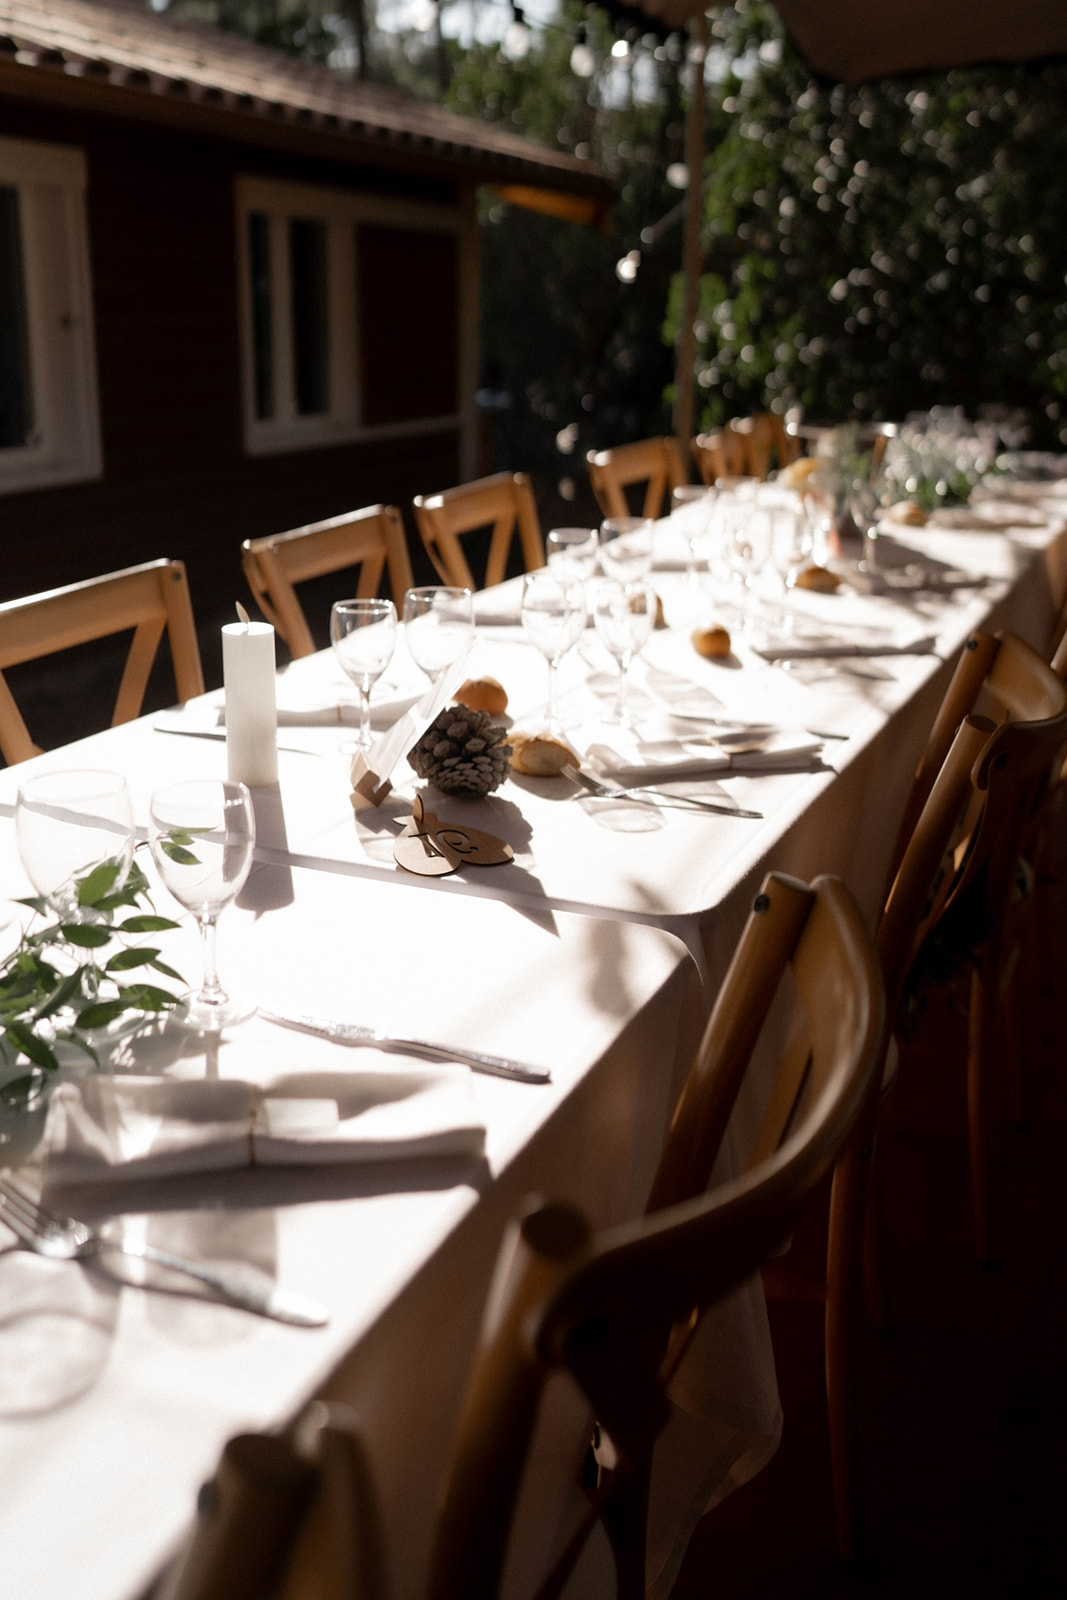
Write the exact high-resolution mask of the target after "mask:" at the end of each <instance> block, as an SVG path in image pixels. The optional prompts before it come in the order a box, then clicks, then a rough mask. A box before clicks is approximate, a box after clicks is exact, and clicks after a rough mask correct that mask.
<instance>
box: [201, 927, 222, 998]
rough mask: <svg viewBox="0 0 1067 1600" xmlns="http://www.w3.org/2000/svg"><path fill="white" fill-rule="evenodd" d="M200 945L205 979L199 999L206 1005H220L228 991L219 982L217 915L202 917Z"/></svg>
mask: <svg viewBox="0 0 1067 1600" xmlns="http://www.w3.org/2000/svg"><path fill="white" fill-rule="evenodd" d="M197 920H198V921H199V924H200V945H201V949H202V952H203V957H204V981H203V983H202V984H201V986H200V993H199V994H198V995H197V997H196V998H197V999H198V1000H199V1001H201V1002H203V1003H204V1004H206V1005H213V1006H215V1005H218V1004H219V1003H220V1002H221V1001H223V1000H225V999H226V991H225V989H224V988H223V987H222V985H221V983H220V982H219V967H218V961H217V959H216V955H215V924H216V922H217V920H218V919H217V918H216V917H211V916H208V917H200V918H198V919H197Z"/></svg>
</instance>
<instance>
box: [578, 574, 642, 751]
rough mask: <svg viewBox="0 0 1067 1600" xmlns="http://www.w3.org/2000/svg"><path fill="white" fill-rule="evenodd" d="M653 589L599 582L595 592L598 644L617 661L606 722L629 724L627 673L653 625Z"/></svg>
mask: <svg viewBox="0 0 1067 1600" xmlns="http://www.w3.org/2000/svg"><path fill="white" fill-rule="evenodd" d="M656 606H657V601H656V591H655V590H654V589H653V587H652V585H651V584H650V583H625V584H622V583H602V584H601V585H600V587H599V589H598V590H597V592H596V599H595V601H594V605H593V620H594V622H595V623H596V631H597V634H598V635H599V637H600V640H601V643H602V644H603V645H604V646H605V647H606V648H607V649H608V650H609V651H610V653H611V654H612V655H613V656H614V657H615V660H616V661H617V662H618V663H619V687H618V691H617V693H616V696H615V705H614V708H613V710H612V712H611V714H610V716H609V717H608V718H607V720H608V721H609V722H616V723H621V724H622V725H623V726H624V727H632V725H633V718H632V716H631V714H630V710H629V707H628V706H627V703H626V684H627V675H628V673H629V671H630V666H631V663H632V662H633V659H634V657H635V656H637V655H640V653H641V651H642V650H643V649H644V647H645V645H646V644H647V643H648V641H649V639H650V638H651V636H652V629H653V628H654V627H655V625H656Z"/></svg>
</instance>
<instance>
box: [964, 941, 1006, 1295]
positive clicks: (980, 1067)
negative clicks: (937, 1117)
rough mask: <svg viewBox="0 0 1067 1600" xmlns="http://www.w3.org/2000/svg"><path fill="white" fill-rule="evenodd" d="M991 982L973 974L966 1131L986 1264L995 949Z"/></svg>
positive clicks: (977, 1237)
mask: <svg viewBox="0 0 1067 1600" xmlns="http://www.w3.org/2000/svg"><path fill="white" fill-rule="evenodd" d="M988 954H989V966H990V970H989V973H988V981H987V982H983V980H982V975H981V974H980V973H979V971H978V970H977V968H976V969H975V971H974V972H973V973H972V975H971V1012H970V1024H969V1029H968V1034H969V1037H968V1041H967V1132H968V1144H969V1152H970V1169H971V1209H972V1216H973V1226H974V1253H975V1255H976V1257H977V1258H978V1260H979V1261H980V1262H982V1263H983V1264H985V1263H987V1262H988V1261H989V1260H990V1258H991V1222H990V1195H989V1088H990V1085H989V1081H988V1079H989V1064H990V1061H991V1060H992V1059H995V1056H996V1050H995V1048H994V1044H995V1041H994V1040H992V1039H991V1038H990V1033H991V1032H992V1031H993V1030H997V1031H998V1032H999V1030H998V1029H997V1021H998V1018H997V1010H998V1008H997V1006H996V1003H995V998H994V1003H993V1004H992V1005H990V1004H989V1003H988V1001H989V998H990V995H991V994H992V995H993V996H994V997H995V994H996V975H995V972H994V971H993V952H992V951H990V952H989V953H988Z"/></svg>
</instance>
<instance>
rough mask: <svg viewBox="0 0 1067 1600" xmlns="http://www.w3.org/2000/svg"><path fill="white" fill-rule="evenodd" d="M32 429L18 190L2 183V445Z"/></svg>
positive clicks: (18, 441)
mask: <svg viewBox="0 0 1067 1600" xmlns="http://www.w3.org/2000/svg"><path fill="white" fill-rule="evenodd" d="M32 432H33V399H32V395H31V391H30V350H29V338H28V330H27V326H26V287H25V284H24V282H23V277H22V233H21V230H20V228H19V196H18V190H17V189H13V188H10V187H8V186H6V185H3V186H0V449H9V448H11V447H12V446H14V445H24V444H25V443H26V442H27V440H28V439H29V437H30V435H31V434H32Z"/></svg>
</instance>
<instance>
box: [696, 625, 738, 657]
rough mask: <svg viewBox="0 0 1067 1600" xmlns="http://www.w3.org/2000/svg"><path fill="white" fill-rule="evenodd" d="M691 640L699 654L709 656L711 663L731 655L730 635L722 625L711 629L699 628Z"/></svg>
mask: <svg viewBox="0 0 1067 1600" xmlns="http://www.w3.org/2000/svg"><path fill="white" fill-rule="evenodd" d="M690 638H691V640H692V642H693V649H694V650H695V651H696V652H697V654H698V655H701V656H707V657H708V659H709V661H714V660H715V659H716V657H721V656H728V655H729V654H730V649H731V643H730V635H729V633H728V632H727V630H726V629H725V628H724V627H723V626H722V624H721V623H715V624H713V626H712V627H710V628H697V630H696V631H695V633H692V634H690Z"/></svg>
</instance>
